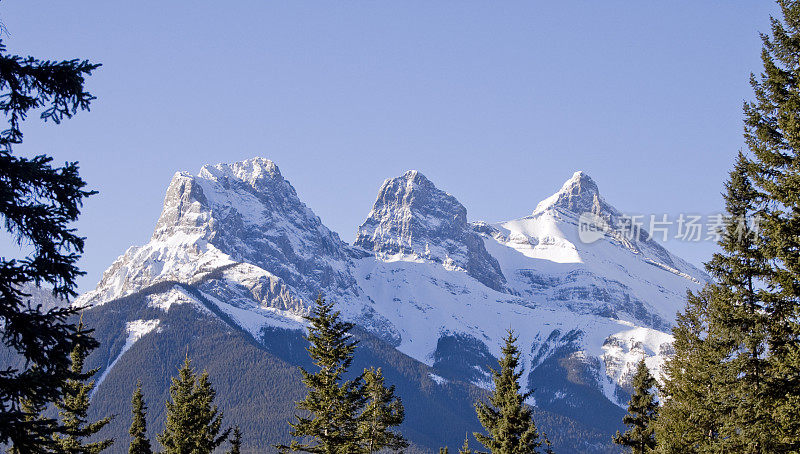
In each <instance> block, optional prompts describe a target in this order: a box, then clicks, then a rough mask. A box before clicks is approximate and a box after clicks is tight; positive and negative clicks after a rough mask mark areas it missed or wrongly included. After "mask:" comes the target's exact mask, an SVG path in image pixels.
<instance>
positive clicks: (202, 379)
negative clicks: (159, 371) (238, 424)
mask: <svg viewBox="0 0 800 454" xmlns="http://www.w3.org/2000/svg"><path fill="white" fill-rule="evenodd" d="M169 395H170V400H171V401H170V402H167V422H166V427H165V428H164V431H163V432H162V433H160V434H159V435H158V441H159V442H160V443H161V445H162V446H164V454H187V453H191V454H210V453H211V452H213V451H214V449H215V448H217V447H218V446H219V445H221V444H222V443H223V442H225V440H226V439H227V438H228V435H229V433H230V429H227V430H225V431H222V416H223V414H222V412H221V411H219V410H218V409H217V406H216V405H214V398H215V397H216V391H214V388H213V387H212V386H211V382H210V381H209V379H208V372H205V371H204V372H203V373H202V374H200V375H199V376H198V375H197V374H195V372H194V370H193V369H192V365H191V361H190V360H189V358H188V357H187V358H186V360H185V361H184V363H183V366H182V367H181V368H180V370H179V371H178V377H173V378H172V385H170V387H169Z"/></svg>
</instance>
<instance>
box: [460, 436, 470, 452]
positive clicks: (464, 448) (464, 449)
mask: <svg viewBox="0 0 800 454" xmlns="http://www.w3.org/2000/svg"><path fill="white" fill-rule="evenodd" d="M458 454H473V452H472V450H471V449H469V434H467V435H465V436H464V444H463V445H462V446H461V449H459V450H458Z"/></svg>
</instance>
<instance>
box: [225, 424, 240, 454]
mask: <svg viewBox="0 0 800 454" xmlns="http://www.w3.org/2000/svg"><path fill="white" fill-rule="evenodd" d="M230 441H231V449H229V450H228V454H241V453H242V431H241V429H239V426H236V427H234V428H233V434H231V440H230Z"/></svg>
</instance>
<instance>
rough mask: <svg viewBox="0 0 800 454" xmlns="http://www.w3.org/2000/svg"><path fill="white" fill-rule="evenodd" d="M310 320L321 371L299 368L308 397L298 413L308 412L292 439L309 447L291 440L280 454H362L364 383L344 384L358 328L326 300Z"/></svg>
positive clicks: (311, 351) (313, 355)
mask: <svg viewBox="0 0 800 454" xmlns="http://www.w3.org/2000/svg"><path fill="white" fill-rule="evenodd" d="M306 320H308V321H309V323H310V325H309V327H308V336H307V339H308V342H309V344H310V345H309V347H308V348H307V351H308V354H309V356H311V359H312V360H313V362H314V365H315V366H316V367H317V368H318V370H317V372H315V373H311V372H309V371H307V370H305V369H304V368H302V367H301V368H300V373H301V374H302V376H303V384H305V386H306V388H308V395H307V396H306V398H305V399H304V400H302V401H300V402H298V403H297V407H298V409H300V410H304V411H305V412H308V417H306V416H297V417H296V421H295V422H290V423H289V424H290V425H291V427H292V431H291V434H292V436H293V437H296V438H299V439H301V440H302V439H305V440H308V441H304V442H300V441H297V440H292V442H291V443H290V444H289V445H278V446H276V448H277V449H278V450H280V451H281V452H290V451H291V452H307V453H320V454H351V453H354V452H359V450H360V449H361V447H360V446H359V411H360V410H361V408H363V406H364V404H365V402H366V397H365V396H364V394H363V392H362V387H361V385H360V382H361V378H362V377H361V376H359V377H356V378H355V379H352V380H345V379H344V374H345V373H346V372H347V369H348V368H349V367H350V364H351V363H352V362H353V354H354V352H355V348H356V344H357V342H356V341H354V340H352V338H351V336H350V330H351V329H352V328H353V325H352V324H351V323H348V322H345V321H342V320H341V317H340V314H339V312H338V311H334V309H333V303H329V302H326V301H325V299H323V298H322V296H320V297H318V298H317V300H316V302H315V304H314V307H313V309H312V311H311V314H310V315H309V316H308V317H306Z"/></svg>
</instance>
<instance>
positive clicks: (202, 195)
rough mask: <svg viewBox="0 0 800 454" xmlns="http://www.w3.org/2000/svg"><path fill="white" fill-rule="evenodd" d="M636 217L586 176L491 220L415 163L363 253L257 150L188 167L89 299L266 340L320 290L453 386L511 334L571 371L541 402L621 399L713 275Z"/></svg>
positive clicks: (371, 221) (381, 202) (664, 347)
mask: <svg viewBox="0 0 800 454" xmlns="http://www.w3.org/2000/svg"><path fill="white" fill-rule="evenodd" d="M585 211H590V212H592V213H595V214H597V215H598V216H602V217H603V219H605V220H606V221H607V222H608V224H609V226H611V228H610V229H609V231H608V232H606V233H605V234H604V236H603V237H602V238H601V239H600V240H599V241H596V242H594V243H592V244H584V243H582V242H580V241H579V238H578V218H579V216H580V214H582V213H583V212H585ZM625 222H626V221H625V219H624V217H623V216H622V215H621V214H620V213H619V212H618V211H617V210H616V209H614V208H613V207H612V206H611V205H609V204H607V203H606V202H605V201H604V200H603V199H602V197H600V194H599V191H598V189H597V185H596V184H595V183H594V182H593V181H592V180H591V178H589V177H588V176H587V175H586V174H584V173H581V172H579V173H576V174H575V175H574V176H573V177H572V178H571V179H570V180H569V181H567V183H565V185H564V187H562V189H561V190H560V191H559V192H557V193H556V194H554V195H553V196H551V197H550V198H548V199H546V200H545V201H543V202H542V203H540V204H539V205H538V206H537V208H536V210H535V211H534V212H533V214H532V215H531V216H528V217H525V218H522V219H518V220H514V221H509V222H505V223H499V224H493V225H489V224H486V223H473V224H470V223H468V222H467V211H466V208H464V206H463V205H462V204H461V203H460V202H458V200H457V199H456V198H455V197H453V196H452V195H450V194H447V193H446V192H444V191H442V190H440V189H438V188H436V187H435V185H434V184H433V183H432V182H430V181H429V180H428V179H427V178H425V177H424V176H423V175H422V174H420V173H419V172H416V171H410V172H407V173H406V174H404V175H402V176H400V177H397V178H393V179H389V180H386V182H385V183H384V184H383V186H382V187H381V189H380V191H379V194H378V197H377V200H376V202H375V204H374V206H373V209H372V211H371V212H370V213H369V215H368V217H367V219H366V220H365V222H364V223H363V224H362V225H361V227H360V228H359V230H358V237H357V240H356V243H355V245H354V246H350V245H348V244H346V243H344V242H343V241H341V240H340V239H339V236H338V235H337V234H336V233H334V232H331V231H330V230H329V229H327V228H326V227H325V226H324V225H322V223H321V222H320V220H319V218H318V217H317V216H316V215H314V213H313V212H312V211H311V210H310V209H309V208H308V207H307V206H306V205H305V204H303V202H302V201H301V200H300V199H299V198H298V196H297V193H296V192H295V190H294V188H293V187H292V186H291V184H289V182H288V181H287V180H285V179H284V178H283V176H282V175H281V173H280V171H279V170H278V168H277V166H276V165H275V164H274V163H272V162H271V161H269V160H266V159H263V158H254V159H250V160H247V161H243V162H239V163H234V164H230V165H227V164H219V165H216V166H205V167H203V169H202V170H201V171H200V173H199V174H198V175H195V176H192V175H189V174H187V173H177V174H175V176H174V177H173V179H172V182H171V183H170V185H169V188H168V189H167V194H166V197H165V201H164V209H163V211H162V214H161V216H160V218H159V220H158V223H157V225H156V227H155V231H154V233H153V236H152V238H151V239H150V241H149V242H148V243H147V244H145V245H143V246H140V247H132V248H130V249H129V250H128V251H126V253H125V254H124V255H123V256H121V257H120V258H118V259H117V260H116V261H115V262H114V264H112V266H111V267H110V268H109V269H108V270H107V271H106V272H105V273H104V275H103V277H102V279H101V281H100V283H99V284H98V286H97V288H96V289H95V290H93V291H91V292H88V293H87V294H85V295H83V296H82V297H81V298H79V299H78V301H77V302H76V304H80V305H89V304H93V305H100V304H103V303H105V302H107V301H110V300H113V299H119V298H121V297H124V296H127V295H132V294H135V293H143V294H146V295H147V298H148V301H149V303H148V304H149V305H150V306H151V307H155V308H159V309H161V310H163V311H164V312H166V311H169V310H170V308H171V307H172V305H174V304H182V303H186V302H190V303H191V304H193V305H196V306H198V307H200V308H201V309H202V310H204V311H210V312H211V313H213V314H215V315H216V316H217V317H219V318H220V319H221V320H223V321H224V322H226V323H229V324H231V325H234V326H236V327H238V328H240V329H242V330H244V331H246V332H248V333H250V334H251V335H252V337H253V339H255V340H256V341H259V339H261V336H262V335H263V330H264V329H265V328H267V327H279V328H289V329H299V328H300V327H302V323H303V321H302V318H301V316H302V315H304V314H306V313H307V308H308V306H309V304H310V303H311V302H312V301H313V299H314V298H315V297H316V296H317V294H318V293H320V292H321V293H323V294H324V295H325V296H326V297H328V298H329V299H332V300H334V301H336V302H337V303H338V304H339V307H340V308H341V310H342V312H343V314H344V315H345V316H346V317H347V318H349V319H351V320H353V321H355V322H356V323H358V324H359V325H361V326H363V327H364V328H366V329H367V330H369V331H370V332H372V333H374V334H376V335H378V336H379V337H380V338H382V339H383V340H384V341H386V342H387V343H389V344H391V345H393V346H395V347H396V348H397V349H398V350H400V351H401V352H403V353H406V354H408V355H409V356H411V357H413V358H415V359H417V360H419V361H422V362H424V363H426V364H428V365H431V366H433V367H434V369H435V370H436V374H437V376H440V377H442V378H443V379H446V380H450V379H456V380H468V381H472V382H475V383H478V384H481V385H487V383H488V382H487V379H488V376H487V375H486V373H487V370H488V367H493V366H494V365H495V364H494V361H495V360H494V358H493V356H497V355H498V354H499V350H500V346H501V343H502V338H503V336H504V335H505V332H506V329H508V328H513V329H514V330H515V332H516V333H517V335H518V336H519V342H520V348H521V351H522V352H523V353H524V357H523V361H524V363H525V365H526V368H527V370H528V371H529V373H530V374H534V373H537V371H539V372H542V371H544V370H545V368H546V367H549V366H548V364H549V362H548V360H549V359H552V360H553V361H557V363H558V364H563V365H564V366H563V367H564V368H565V369H569V370H568V373H567V374H566V375H565V378H563V379H561V378H559V379H558V380H561V381H560V382H558V381H557V382H554V383H552V384H549V385H548V386H549V388H548V386H541V388H542V390H547V389H549V390H550V391H548V392H549V394H547V395H544V394H541V395H542V400H541V401H542V402H544V401H548V402H553V401H555V400H558V399H570V398H573V397H574V396H572V397H570V395H569V393H568V392H567V391H564V390H565V389H567V388H569V386H568V383H566V382H567V381H575V380H577V381H580V382H581V383H583V385H585V387H586V388H587V389H589V391H587V392H589V393H591V392H594V391H592V390H596V392H597V393H599V395H603V396H606V398H607V399H608V400H609V401H611V402H613V403H614V404H616V405H621V404H623V403H624V401H625V399H626V397H625V391H624V389H625V387H626V386H627V383H628V381H629V379H630V371H631V370H632V367H633V365H634V364H635V363H636V362H637V361H638V359H639V358H640V357H641V356H642V355H646V356H648V357H649V359H648V365H650V366H651V367H652V368H653V369H654V370H657V369H658V368H659V367H660V364H662V363H663V360H664V358H665V357H666V355H668V354H669V352H670V346H669V342H670V336H669V335H668V334H666V332H667V331H668V329H669V327H670V325H671V323H672V321H673V317H674V314H675V312H676V311H677V310H678V309H680V308H681V307H682V305H683V298H684V294H685V292H686V290H687V289H697V288H699V287H700V285H701V283H702V282H703V280H704V279H705V276H704V275H703V273H702V272H700V271H698V270H697V269H695V268H693V267H691V266H690V265H688V264H686V263H685V262H683V261H682V260H680V259H679V258H677V257H675V256H673V255H671V254H670V253H669V252H667V251H666V250H665V249H664V248H663V247H661V246H660V245H658V244H657V243H656V242H655V241H652V240H649V239H648V238H647V236H646V232H644V234H642V235H640V236H638V237H636V238H631V239H629V238H627V237H626V236H625V235H624V228H625V225H626V224H625ZM152 323H157V321H154V322H152ZM121 335H125V336H127V334H124V333H121ZM155 335H157V333H156V334H155ZM126 339H133V338H130V337H126ZM135 341H136V339H133V340H132V342H135ZM124 353H125V352H124V351H123V352H121V353H120V356H122V355H123V354H124ZM550 362H552V361H550ZM558 367H562V366H558ZM542 373H543V372H542ZM577 375H580V377H581V378H580V379H579V380H578V379H575V378H574V377H575V376H577ZM531 376H533V375H531ZM586 377H588V378H586ZM562 385H563V386H562ZM583 385H582V386H583ZM535 386H536V387H537V388H540V386H539V385H535ZM570 389H572V388H570ZM573 391H574V390H573ZM573 391H570V392H573ZM537 392H538V391H537ZM541 392H544V391H541ZM539 396H540V394H537V401H539V400H538V399H539Z"/></svg>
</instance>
